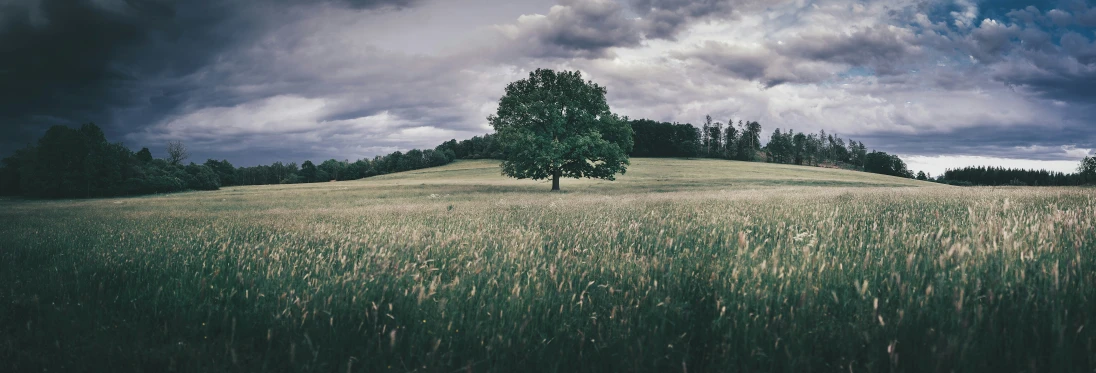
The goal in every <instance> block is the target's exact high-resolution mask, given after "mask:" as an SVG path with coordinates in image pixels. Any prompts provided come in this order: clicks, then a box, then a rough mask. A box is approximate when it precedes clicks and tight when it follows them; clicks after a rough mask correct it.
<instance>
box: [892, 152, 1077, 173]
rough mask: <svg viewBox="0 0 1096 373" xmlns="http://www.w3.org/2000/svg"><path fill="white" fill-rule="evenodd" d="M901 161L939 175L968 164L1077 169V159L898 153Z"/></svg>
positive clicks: (1053, 169)
mask: <svg viewBox="0 0 1096 373" xmlns="http://www.w3.org/2000/svg"><path fill="white" fill-rule="evenodd" d="M900 157H901V158H902V160H903V161H905V162H906V167H907V168H909V169H910V170H911V171H913V172H914V173H917V171H924V172H925V173H928V174H931V175H932V176H939V175H942V174H943V173H944V171H946V170H948V169H958V168H963V167H970V166H993V167H1006V168H1023V169H1033V170H1048V171H1057V172H1063V173H1072V172H1076V171H1077V165H1078V164H1079V160H1078V161H1039V160H1030V159H1015V158H996V157H980V156H967V155H960V156H948V155H944V156H921V155H908V156H902V155H900Z"/></svg>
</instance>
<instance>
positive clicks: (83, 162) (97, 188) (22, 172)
mask: <svg viewBox="0 0 1096 373" xmlns="http://www.w3.org/2000/svg"><path fill="white" fill-rule="evenodd" d="M168 151H169V152H168V158H167V159H153V158H152V153H151V152H150V151H149V150H148V148H144V149H141V150H140V151H138V152H136V153H134V152H133V151H131V150H129V149H128V148H126V147H125V146H123V145H122V144H120V143H110V142H108V141H107V140H106V137H105V136H104V134H103V131H102V130H101V129H100V128H99V127H98V126H96V125H95V124H90V123H89V124H85V125H82V126H80V128H69V127H66V126H53V127H50V128H49V129H48V130H47V131H46V133H45V135H43V136H42V138H41V139H39V140H38V143H37V144H35V145H32V146H28V147H26V148H23V149H20V150H17V151H16V152H15V154H13V155H11V156H9V157H7V158H4V159H3V160H2V161H0V195H22V196H28V197H42V198H87V197H115V196H125V195H137V194H149V193H167V192H177V191H182V190H216V189H218V188H219V187H220V186H221V184H220V180H219V179H218V177H217V175H216V174H215V173H214V172H213V170H211V169H210V168H209V167H206V166H204V165H198V164H194V163H190V164H183V161H184V160H185V158H186V155H187V154H186V150H185V147H183V146H182V144H180V143H171V144H169V146H168Z"/></svg>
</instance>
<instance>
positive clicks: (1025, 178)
mask: <svg viewBox="0 0 1096 373" xmlns="http://www.w3.org/2000/svg"><path fill="white" fill-rule="evenodd" d="M630 124H631V127H632V132H633V140H634V146H633V148H632V152H631V154H630V155H631V156H632V157H686V158H689V157H702V158H720V159H731V160H740V161H764V162H772V163H784V164H795V165H805V166H829V167H839V168H845V169H852V170H861V171H866V172H874V173H880V174H886V175H893V176H899V177H906V178H914V177H915V176H914V174H913V173H912V172H911V171H910V170H908V169H907V167H906V164H905V163H904V162H903V161H902V160H901V159H900V158H898V157H897V156H895V155H890V154H887V153H884V152H877V151H871V152H868V151H867V148H866V146H865V145H864V143H863V142H857V141H853V140H848V141H846V140H844V139H842V138H840V137H839V136H835V135H833V134H827V133H826V132H825V131H820V132H819V133H817V134H814V133H810V134H805V133H802V132H795V131H792V130H788V131H781V130H780V129H779V128H778V129H775V130H774V131H773V132H772V134H771V135H770V136H769V138H768V143H766V144H765V146H761V133H762V128H761V124H760V123H758V122H746V121H738V123H737V125H736V124H735V123H734V122H733V121H728V122H727V124H724V123H722V122H718V121H712V118H711V117H710V116H709V117H707V118H706V120H705V121H704V123H703V124H702V125H701V126H700V127H699V128H698V127H696V126H693V125H692V124H689V123H668V122H657V121H653V120H649V119H638V120H632V121H630ZM496 141H497V140H496V136H495V135H493V134H486V135H483V136H475V137H473V138H471V139H467V140H462V141H457V140H449V141H446V142H444V143H442V144H441V145H438V146H437V147H435V148H434V149H426V150H419V149H412V150H409V151H407V152H400V151H396V152H393V153H391V154H388V155H383V156H376V157H374V158H373V159H359V160H357V161H353V162H351V161H349V160H342V161H339V160H336V159H328V160H326V161H323V162H320V163H319V164H316V163H313V162H312V161H310V160H306V161H304V162H303V163H301V164H300V165H298V164H296V163H288V164H287V163H282V162H275V163H273V164H271V165H260V166H251V167H236V166H234V165H232V163H230V162H229V161H228V160H219V161H218V160H214V159H209V160H206V161H205V163H203V164H196V163H193V162H191V163H184V162H185V161H186V159H187V158H188V154H187V152H186V148H185V146H183V144H181V143H178V142H173V143H170V144H168V149H167V150H168V151H167V153H168V157H167V158H165V159H155V158H153V157H152V153H151V151H149V149H148V148H142V149H141V150H140V151H137V152H136V153H135V152H133V151H131V150H129V149H128V148H126V147H125V146H124V145H122V144H120V143H110V142H108V141H107V140H106V137H105V136H104V135H103V131H102V130H101V129H99V127H98V126H96V125H95V124H90V123H89V124H85V125H83V126H81V127H80V128H78V129H74V128H69V127H65V126H53V127H51V128H50V129H49V130H47V131H46V133H45V135H43V136H42V138H41V139H39V140H38V143H37V144H34V145H31V146H28V147H26V148H24V149H20V150H18V151H16V152H15V154H13V155H11V156H9V157H7V158H4V159H3V160H2V161H0V195H9V196H13V195H19V196H27V197H40V198H88V197H115V196H127V195H140V194H151V193H168V192H177V191H184V190H216V189H218V188H220V187H222V186H234V185H265V184H291V183H312V182H325V181H332V180H355V179H361V178H365V177H370V176H376V175H384V174H389V173H394V172H402V171H409V170H416V169H421V168H427V167H436V166H442V165H445V164H448V163H450V162H453V161H454V160H457V159H501V158H502V157H503V154H502V150H501V147H500V146H498V144H497V142H496ZM1086 162H1087V163H1086ZM1085 165H1088V166H1087V167H1088V168H1087V169H1086V168H1085V167H1086V166H1085ZM1086 170H1087V171H1086ZM1081 171H1082V172H1079V173H1076V174H1063V173H1055V172H1048V171H1044V170H1038V171H1036V170H1019V169H1004V168H993V167H989V168H986V167H968V168H964V169H958V170H948V171H947V172H946V173H945V174H944V175H940V176H939V177H938V178H935V179H933V178H930V177H927V176H926V175H924V174H923V173H920V174H918V175H917V176H916V178H918V179H921V180H929V181H936V182H941V183H949V184H954V185H1032V186H1047V185H1081V184H1088V183H1094V182H1096V158H1092V157H1088V158H1085V160H1084V161H1082V167H1081Z"/></svg>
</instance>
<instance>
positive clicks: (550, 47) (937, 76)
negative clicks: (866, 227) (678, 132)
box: [0, 0, 1096, 172]
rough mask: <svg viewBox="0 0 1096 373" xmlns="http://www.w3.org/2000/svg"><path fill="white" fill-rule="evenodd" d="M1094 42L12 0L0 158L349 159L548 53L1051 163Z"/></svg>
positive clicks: (869, 127)
mask: <svg viewBox="0 0 1096 373" xmlns="http://www.w3.org/2000/svg"><path fill="white" fill-rule="evenodd" d="M1094 39H1096V6H1094V5H1093V4H1092V3H1091V2H1088V1H1079V0H1064V1H975V0H940V1H936V0H878V1H868V0H865V1H837V0H818V1H806V0H800V1H790V0H773V1H761V0H703V1H685V0H560V1H559V2H553V1H533V0H518V1H511V0H447V1H442V0H328V1H304V0H272V1H260V2H256V1H245V0H191V1H167V0H7V1H5V2H0V55H3V56H4V58H2V59H0V125H2V128H0V130H2V134H3V138H2V140H0V154H5V155H6V154H10V153H11V152H12V151H13V150H14V149H16V148H18V147H21V146H24V145H26V144H27V143H29V142H32V141H34V140H35V139H36V138H37V137H39V136H40V135H41V134H42V133H43V132H44V131H45V129H46V128H48V127H49V126H51V125H54V124H67V125H76V124H79V123H85V122H95V123H97V124H99V125H100V126H102V127H103V128H104V130H105V131H106V132H107V135H108V137H109V138H110V139H111V140H112V141H122V142H124V143H125V144H126V145H127V146H129V147H130V148H133V149H139V148H140V147H149V148H150V149H152V150H153V152H154V154H162V148H163V147H164V144H165V143H166V142H168V141H170V140H182V141H183V142H184V143H186V144H187V145H188V146H189V148H190V150H191V153H192V157H193V158H194V159H192V160H194V161H202V160H204V159H205V158H218V159H220V158H226V159H229V160H230V161H232V162H234V163H235V164H237V165H254V164H259V163H264V164H265V163H270V162H274V161H295V162H301V161H303V160H305V159H311V160H313V161H316V160H323V159H328V158H336V159H340V160H341V159H350V160H354V159H358V158H362V157H372V156H373V155H376V154H382V153H388V152H391V151H393V150H397V149H401V150H406V149H409V148H413V147H420V148H421V147H433V146H434V145H436V144H438V143H440V142H441V141H444V140H447V139H450V138H457V139H463V138H468V137H471V136H473V135H477V134H483V133H487V132H490V128H489V126H488V125H487V121H486V119H485V118H486V117H487V115H488V114H490V113H492V112H493V111H494V110H495V106H496V103H497V100H498V98H499V96H501V94H502V92H503V88H504V87H505V85H506V84H507V83H508V82H510V81H513V80H516V79H520V78H522V77H524V76H525V75H526V74H527V73H528V71H529V70H531V69H535V68H538V67H546V68H555V69H579V70H581V71H582V72H583V73H584V74H585V75H586V76H587V77H588V78H590V79H593V80H594V81H596V82H598V83H600V84H601V85H603V86H606V87H607V88H608V91H609V97H608V98H609V103H610V105H611V107H612V109H613V110H614V111H615V112H618V113H620V114H622V115H627V116H630V117H632V118H640V117H646V118H652V119H657V120H666V121H678V122H691V123H694V124H695V123H700V122H701V121H702V120H703V118H704V116H705V115H707V114H711V115H712V116H713V117H715V118H717V120H721V121H723V122H726V121H727V120H735V121H737V120H739V119H745V120H757V121H759V122H761V124H762V126H763V127H764V129H765V132H766V133H765V135H764V136H763V137H766V138H767V137H768V133H769V132H771V131H772V130H773V129H775V128H781V129H789V128H790V129H795V130H798V131H804V132H817V131H818V130H820V129H825V130H826V131H827V132H830V133H837V134H839V135H841V136H843V137H846V138H848V137H851V138H853V139H856V140H861V141H864V142H865V143H866V144H867V145H868V146H869V147H870V148H874V149H878V150H883V151H887V152H892V153H897V154H901V155H903V156H906V157H911V158H910V159H913V160H916V162H912V164H913V165H914V166H915V167H914V168H915V169H917V168H918V167H920V168H922V169H925V170H926V171H930V172H931V171H934V170H935V171H937V172H939V171H942V170H943V168H945V167H949V166H958V165H961V164H965V163H969V162H971V160H984V159H992V161H986V163H993V162H997V163H1000V162H1005V163H1006V164H1007V162H1008V161H1007V160H1005V161H1003V160H1002V159H1023V160H1025V161H1024V162H1022V163H1021V162H1017V163H1016V165H1017V166H1023V167H1047V168H1052V169H1059V170H1064V169H1068V168H1069V167H1067V166H1065V165H1068V164H1070V163H1069V162H1076V161H1077V160H1079V159H1080V158H1081V157H1083V156H1085V155H1087V154H1092V150H1093V149H1094V148H1096V42H1094ZM976 157H987V158H976ZM1066 161H1069V162H1066Z"/></svg>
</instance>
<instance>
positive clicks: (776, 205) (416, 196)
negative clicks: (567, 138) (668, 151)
mask: <svg viewBox="0 0 1096 373" xmlns="http://www.w3.org/2000/svg"><path fill="white" fill-rule="evenodd" d="M632 163H633V166H632V167H631V168H630V170H629V172H628V173H627V174H626V175H624V176H621V177H620V178H619V179H618V180H617V181H614V182H607V181H589V180H586V181H579V180H572V179H565V180H563V181H562V187H563V189H564V192H563V193H550V192H548V189H549V184H548V183H545V182H533V181H527V180H511V179H506V178H503V177H502V176H499V171H498V165H497V163H492V162H488V161H462V162H457V163H455V164H452V165H449V166H444V167H440V168H433V169H425V170H419V171H413V172H408V173H403V174H394V175H387V176H382V177H376V178H370V179H365V180H359V181H350V182H337V183H322V184H309V185H279V186H260V187H233V188H225V189H223V190H221V191H216V192H193V193H179V194H170V195H161V196H151V197H141V198H124V199H101V200H68V201H23V200H0V283H3V284H6V286H5V287H4V288H3V289H2V293H0V302H2V304H3V307H0V371H19V372H24V371H26V372H29V371H43V370H47V369H48V370H49V371H68V372H79V371H187V372H219V371H245V372H251V371H332V372H362V371H368V372H389V371H391V372H405V371H418V372H457V371H467V372H486V371H502V372H509V371H549V372H576V371H656V372H716V371H734V372H741V371H747V372H750V371H757V372H770V371H782V372H803V371H826V372H828V371H843V372H845V371H852V372H864V371H906V372H920V371H957V372H977V371H987V372H988V371H1026V372H1082V371H1093V369H1094V367H1096V345H1094V342H1096V325H1093V324H1094V322H1096V288H1094V286H1096V257H1094V255H1093V253H1094V250H1096V189H1091V188H1089V189H1084V188H958V187H948V186H940V185H936V184H929V183H923V182H918V181H913V180H906V179H899V178H893V177H887V176H880V175H872V174H865V173H858V172H851V171H843V170H832V169H823V168H812V167H796V166H783V165H770V164H761V163H743V162H733V161H717V160H655V159H633V162H632Z"/></svg>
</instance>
